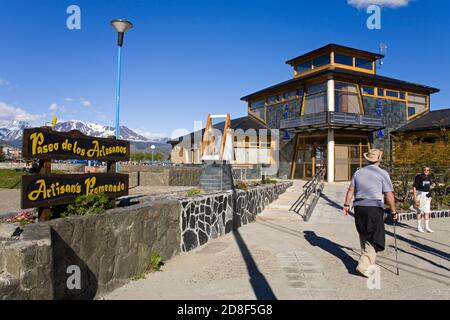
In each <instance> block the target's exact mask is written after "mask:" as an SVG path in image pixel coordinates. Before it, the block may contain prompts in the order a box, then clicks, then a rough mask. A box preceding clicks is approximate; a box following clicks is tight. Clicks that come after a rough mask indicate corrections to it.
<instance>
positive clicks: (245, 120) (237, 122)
mask: <svg viewBox="0 0 450 320" xmlns="http://www.w3.org/2000/svg"><path fill="white" fill-rule="evenodd" d="M224 125H225V121H222V122H219V123H216V124H214V125H213V128H214V129H217V130H220V132H222V130H223V128H224ZM230 128H231V129H233V130H238V129H241V130H243V131H244V132H245V131H247V130H248V129H255V130H256V133H258V130H260V129H267V127H266V126H265V125H263V124H262V123H261V122H259V121H258V120H256V119H255V118H253V117H251V116H245V117H240V118H236V119H231V121H230ZM200 131H201V134H200ZM268 131H269V130H268ZM204 132H205V128H203V129H202V130H197V131H195V132H191V133H190V134H187V135H185V136H181V137H178V138H176V139H172V140H170V141H167V143H170V144H172V145H176V144H178V143H180V142H181V141H183V139H184V138H186V139H189V138H190V139H191V140H190V141H194V137H195V136H197V135H198V136H201V137H203V133H204ZM189 136H190V137H189ZM188 137H189V138H188Z"/></svg>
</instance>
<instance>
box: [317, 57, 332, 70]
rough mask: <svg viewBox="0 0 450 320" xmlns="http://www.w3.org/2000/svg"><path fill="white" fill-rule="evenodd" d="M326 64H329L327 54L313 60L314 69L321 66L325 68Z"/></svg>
mask: <svg viewBox="0 0 450 320" xmlns="http://www.w3.org/2000/svg"><path fill="white" fill-rule="evenodd" d="M327 64H330V55H329V54H326V55H324V56H320V57H317V58H315V59H314V60H313V66H314V69H316V68H319V67H321V66H325V65H327Z"/></svg>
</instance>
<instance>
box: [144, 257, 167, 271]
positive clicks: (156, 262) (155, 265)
mask: <svg viewBox="0 0 450 320" xmlns="http://www.w3.org/2000/svg"><path fill="white" fill-rule="evenodd" d="M162 265H164V263H163V261H162V257H161V255H160V254H159V253H154V254H152V256H151V257H150V264H149V266H148V271H159V270H160V269H161V266H162Z"/></svg>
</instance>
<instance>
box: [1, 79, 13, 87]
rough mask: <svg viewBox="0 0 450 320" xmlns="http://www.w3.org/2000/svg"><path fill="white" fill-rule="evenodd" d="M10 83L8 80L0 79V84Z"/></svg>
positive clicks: (7, 84)
mask: <svg viewBox="0 0 450 320" xmlns="http://www.w3.org/2000/svg"><path fill="white" fill-rule="evenodd" d="M10 84H11V83H10V82H9V81H8V80H4V79H0V86H4V87H9V85H10Z"/></svg>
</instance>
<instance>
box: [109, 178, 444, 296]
mask: <svg viewBox="0 0 450 320" xmlns="http://www.w3.org/2000/svg"><path fill="white" fill-rule="evenodd" d="M301 185H302V182H300V181H296V182H295V184H294V186H293V187H292V188H290V189H289V190H288V191H287V192H286V193H285V194H283V195H282V196H281V197H280V198H279V199H278V200H277V201H275V202H274V203H272V204H271V205H270V206H269V207H268V208H267V209H266V210H265V211H264V212H263V213H262V214H260V215H259V216H258V219H257V222H255V223H252V224H249V225H246V226H244V227H242V228H240V229H239V230H238V231H237V232H234V233H232V234H228V235H226V236H224V237H222V238H219V239H216V240H214V241H211V242H209V243H208V244H206V245H204V246H202V247H200V248H197V249H196V250H193V251H191V252H190V253H186V254H180V255H177V256H176V257H174V258H172V259H171V260H170V261H168V262H167V263H166V265H165V266H163V268H162V271H161V272H155V273H151V274H148V275H147V276H146V278H145V279H142V280H138V281H132V282H130V283H129V284H128V285H126V286H124V287H122V288H119V289H117V290H116V291H114V292H112V293H111V294H109V295H108V296H106V297H104V298H105V299H268V298H276V299H449V298H450V254H449V247H450V241H449V240H450V232H449V230H450V221H449V219H445V218H440V219H435V220H433V221H432V227H433V229H434V230H435V231H436V232H435V233H433V234H423V233H421V234H420V233H417V232H416V231H415V230H414V228H413V226H414V223H413V222H411V223H405V224H402V226H401V227H397V234H398V245H399V263H400V276H397V275H396V274H395V253H394V249H393V244H394V240H393V237H392V236H393V233H392V226H386V230H387V238H386V247H387V249H386V251H384V252H383V253H381V254H380V256H379V259H378V266H379V267H380V271H381V278H380V279H381V280H380V285H381V289H380V290H378V289H374V290H370V289H368V287H367V279H366V278H363V277H361V276H359V275H357V274H355V272H354V268H355V266H356V260H357V259H358V257H359V242H358V237H357V233H356V230H355V227H354V220H353V218H352V217H343V216H342V215H341V213H340V204H341V203H342V201H343V198H344V192H345V191H346V186H347V184H341V183H335V184H326V187H325V192H324V196H323V198H321V199H320V200H319V203H318V205H317V207H316V209H315V211H314V213H313V216H312V217H311V219H310V221H309V222H307V223H305V222H303V220H302V219H301V218H300V217H299V216H298V215H297V214H295V213H293V212H290V211H288V210H289V208H290V206H291V204H292V203H293V202H294V201H295V200H296V198H297V197H298V195H299V194H300V190H301Z"/></svg>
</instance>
